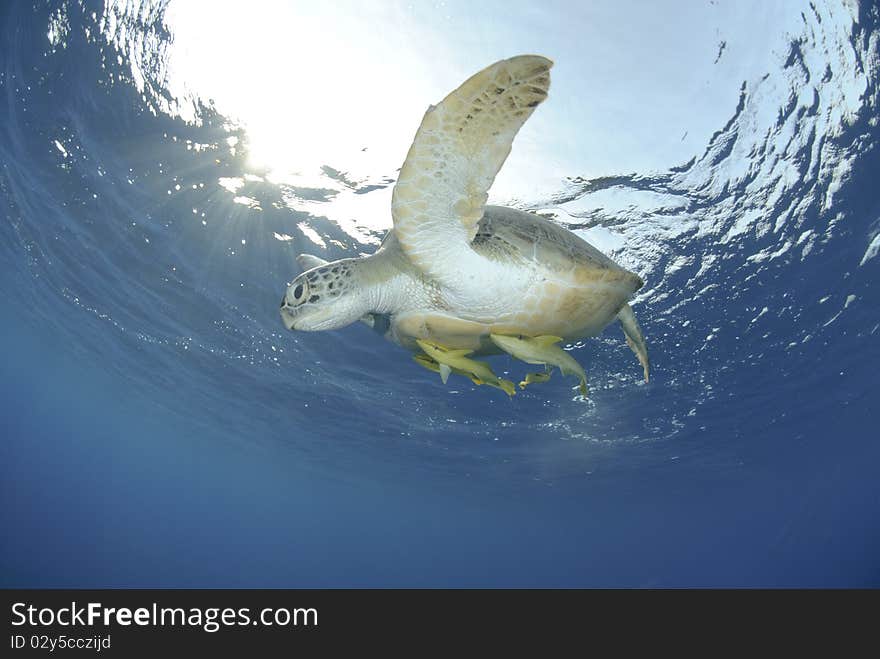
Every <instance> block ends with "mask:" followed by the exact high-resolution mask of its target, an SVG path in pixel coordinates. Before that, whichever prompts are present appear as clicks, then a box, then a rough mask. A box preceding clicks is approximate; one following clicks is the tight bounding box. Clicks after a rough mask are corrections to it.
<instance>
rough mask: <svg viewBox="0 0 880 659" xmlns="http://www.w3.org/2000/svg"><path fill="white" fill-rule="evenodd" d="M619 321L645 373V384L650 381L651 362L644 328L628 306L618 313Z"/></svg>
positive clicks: (628, 343) (625, 305) (624, 306)
mask: <svg viewBox="0 0 880 659" xmlns="http://www.w3.org/2000/svg"><path fill="white" fill-rule="evenodd" d="M617 319H618V320H619V321H620V324H621V325H622V326H623V333H624V334H625V335H626V344H627V345H628V346H629V347H630V349H631V350H632V351H633V352H634V353H635V354H636V357H638V358H639V363H640V364H641V365H642V369H644V371H645V382H647V381H648V371H649V367H650V362H648V346H647V345H646V344H645V336H644V335H643V334H642V328H641V327H639V323H638V321H637V320H636V316H635V314H634V313H633V310H632V309H631V308H630V306H629V305H628V304H624V305H623V308H622V309H621V310H620V311H619V312H618V314H617Z"/></svg>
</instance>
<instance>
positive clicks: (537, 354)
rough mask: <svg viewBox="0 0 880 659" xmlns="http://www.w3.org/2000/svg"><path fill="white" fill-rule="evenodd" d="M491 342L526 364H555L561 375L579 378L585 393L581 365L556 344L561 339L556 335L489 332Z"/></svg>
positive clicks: (581, 389)
mask: <svg viewBox="0 0 880 659" xmlns="http://www.w3.org/2000/svg"><path fill="white" fill-rule="evenodd" d="M489 338H490V339H492V342H493V343H494V344H495V345H497V346H498V347H499V348H501V349H502V350H503V351H504V352H506V353H509V354H511V355H513V356H514V357H516V358H517V359H521V360H523V361H524V362H526V363H528V364H545V365H547V366H557V367H558V368H559V370H560V371H561V372H562V374H563V375H574V376H576V377H577V378H579V379H580V381H581V384H580V387H579V389H580V392H581V394H582V395H584V396H586V395H587V375H586V373H584V369H583V367H582V366H581V365H580V364H578V363H577V361H575V359H574V357H572V356H571V355H569V354H568V353H567V352H565V350H563V349H562V348H560V347H559V346H557V345H556V344H557V343H559V342H560V341H562V339H561V338H560V337H558V336H536V337H529V336H502V335H499V334H491V335H489Z"/></svg>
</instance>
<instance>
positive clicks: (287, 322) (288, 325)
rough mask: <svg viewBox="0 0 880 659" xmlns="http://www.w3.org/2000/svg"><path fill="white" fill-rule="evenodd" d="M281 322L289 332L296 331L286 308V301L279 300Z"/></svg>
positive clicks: (290, 314) (292, 319) (291, 315)
mask: <svg viewBox="0 0 880 659" xmlns="http://www.w3.org/2000/svg"><path fill="white" fill-rule="evenodd" d="M281 322H282V323H284V326H285V327H286V328H287V329H289V330H294V329H296V323H295V322H294V317H293V314H292V313H291V310H290V307H288V306H287V300H281Z"/></svg>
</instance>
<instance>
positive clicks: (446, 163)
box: [391, 55, 552, 281]
mask: <svg viewBox="0 0 880 659" xmlns="http://www.w3.org/2000/svg"><path fill="white" fill-rule="evenodd" d="M551 66H552V62H550V60H548V59H546V58H544V57H540V56H536V55H523V56H520V57H514V58H511V59H508V60H503V61H501V62H497V63H495V64H493V65H492V66H490V67H488V68H486V69H484V70H483V71H480V72H479V73H477V74H476V75H474V76H472V77H471V78H469V79H468V80H467V81H465V82H464V83H463V84H462V85H461V86H460V87H459V88H458V89H456V90H455V91H453V92H452V93H451V94H449V95H448V96H447V97H446V98H445V99H443V101H441V102H440V103H439V104H438V105H436V106H433V107H431V108H430V109H429V110H428V112H427V113H426V114H425V116H424V118H423V119H422V124H421V126H420V127H419V129H418V131H417V133H416V136H415V139H414V141H413V144H412V147H411V148H410V150H409V153H408V155H407V158H406V161H405V162H404V164H403V167H402V168H401V170H400V176H399V178H398V181H397V184H396V185H395V187H394V192H393V195H392V206H391V208H392V215H393V216H394V231H395V233H396V236H397V239H398V241H399V243H400V246H401V248H402V249H403V251H404V253H405V254H406V255H407V257H408V258H409V259H410V261H411V262H412V263H413V264H414V265H415V266H416V267H418V268H419V269H421V270H422V271H423V272H425V273H426V274H428V275H430V276H432V277H434V278H436V279H439V280H441V281H454V280H455V278H456V277H457V276H458V272H459V265H460V264H459V261H460V258H461V257H462V256H463V255H465V254H466V253H467V251H468V250H470V247H469V245H470V242H471V241H472V240H473V238H474V234H475V233H476V230H477V223H478V222H479V221H480V218H482V217H483V211H484V207H485V204H486V200H487V198H488V190H489V187H490V186H491V185H492V182H493V181H494V180H495V176H496V175H497V173H498V170H499V169H501V166H502V165H503V164H504V161H505V160H506V158H507V156H508V154H509V153H510V148H511V144H512V142H513V138H514V136H515V135H516V133H517V132H518V131H519V129H520V127H521V126H522V125H523V123H525V121H526V119H528V117H529V116H531V114H532V112H533V111H534V109H535V107H537V106H538V105H539V104H540V103H541V101H543V100H544V99H545V98H546V97H547V91H548V89H549V86H550V75H549V71H550V67H551Z"/></svg>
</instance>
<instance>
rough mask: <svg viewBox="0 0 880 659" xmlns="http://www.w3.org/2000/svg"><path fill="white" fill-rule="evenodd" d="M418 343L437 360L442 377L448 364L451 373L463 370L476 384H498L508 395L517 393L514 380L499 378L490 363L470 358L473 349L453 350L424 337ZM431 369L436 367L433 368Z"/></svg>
mask: <svg viewBox="0 0 880 659" xmlns="http://www.w3.org/2000/svg"><path fill="white" fill-rule="evenodd" d="M416 343H418V344H419V347H420V348H421V349H422V350H424V351H425V354H426V355H427V356H428V357H430V358H431V359H432V360H434V361H435V362H437V364H438V371H439V373H440V376H441V377H443V371H444V369H443V366H446V367H447V368H449V372H451V373H454V372H456V371H463V372H464V373H466V374H467V375H468V377H470V378H471V380H472V381H473V382H474V383H475V384H488V385H491V386H497V387H498V388H500V389H502V390H503V391H504V392H505V393H506V394H507V395H508V396H513V395H514V394H515V393H516V387H514V385H513V382H511V381H510V380H505V379H503V378H499V377H498V376H497V375H495V373H493V372H492V368H491V367H490V366H489V364H487V363H486V362H480V361H477V360H475V359H468V357H467V355H469V354H471V353H472V352H473V351H472V350H452V349H450V348H447V347H446V346H441V345H440V344H438V343H434V342H433V341H425V340H422V339H417V340H416ZM416 361H417V362H418V363H419V364H421V365H422V366H425V368H431V367H430V366H428V365H427V364H425V363H424V362H423V361H420V360H419V359H416ZM431 370H434V369H433V368H431ZM447 377H448V373H447ZM445 381H446V380H444V382H445Z"/></svg>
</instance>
